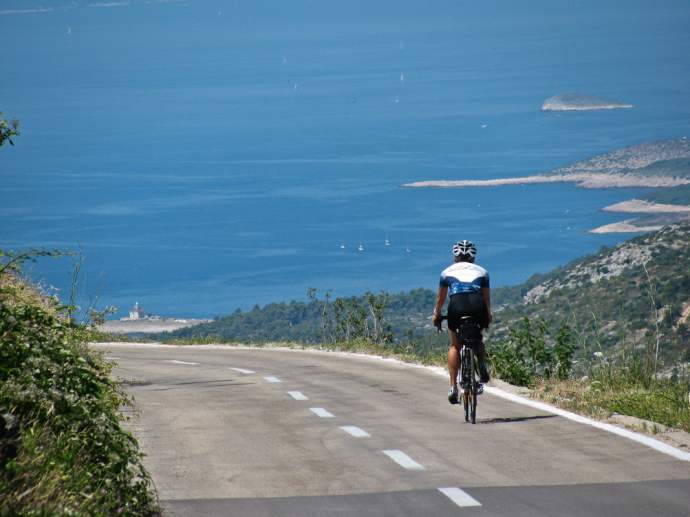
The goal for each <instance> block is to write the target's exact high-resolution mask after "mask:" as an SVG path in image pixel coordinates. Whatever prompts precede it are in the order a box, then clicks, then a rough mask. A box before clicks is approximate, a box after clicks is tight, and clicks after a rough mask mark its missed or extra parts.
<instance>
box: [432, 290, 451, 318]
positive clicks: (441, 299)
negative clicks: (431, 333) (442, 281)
mask: <svg viewBox="0 0 690 517" xmlns="http://www.w3.org/2000/svg"><path fill="white" fill-rule="evenodd" d="M446 296H448V286H447V285H439V286H438V294H437V295H436V307H434V319H436V318H440V317H441V311H442V310H443V304H444V303H445V301H446Z"/></svg>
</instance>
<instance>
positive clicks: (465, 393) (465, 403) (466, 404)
mask: <svg viewBox="0 0 690 517" xmlns="http://www.w3.org/2000/svg"><path fill="white" fill-rule="evenodd" d="M470 404H471V401H470V397H469V390H462V407H463V408H464V409H465V422H469V421H470Z"/></svg>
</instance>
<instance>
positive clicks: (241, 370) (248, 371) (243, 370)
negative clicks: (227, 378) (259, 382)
mask: <svg viewBox="0 0 690 517" xmlns="http://www.w3.org/2000/svg"><path fill="white" fill-rule="evenodd" d="M230 369H231V370H235V371H236V372H239V373H246V374H249V373H256V372H255V371H254V370H247V369H246V368H230Z"/></svg>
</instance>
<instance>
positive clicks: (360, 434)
mask: <svg viewBox="0 0 690 517" xmlns="http://www.w3.org/2000/svg"><path fill="white" fill-rule="evenodd" d="M340 428H341V429H342V430H343V431H345V432H346V433H347V434H349V435H350V436H354V437H355V438H369V437H370V436H371V435H370V434H369V433H367V432H366V431H365V430H364V429H360V428H359V427H357V426H356V425H343V426H340Z"/></svg>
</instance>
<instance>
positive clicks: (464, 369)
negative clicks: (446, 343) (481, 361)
mask: <svg viewBox="0 0 690 517" xmlns="http://www.w3.org/2000/svg"><path fill="white" fill-rule="evenodd" d="M470 352H471V350H470V349H469V348H467V347H465V346H463V347H462V348H461V349H460V368H461V375H460V378H461V379H462V386H463V388H462V405H463V408H464V410H465V422H469V421H470V416H471V410H472V399H471V397H470V386H471V384H470V382H471V377H470V371H471V368H470V367H469V364H471V363H470V360H471V359H472V357H471V356H470Z"/></svg>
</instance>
